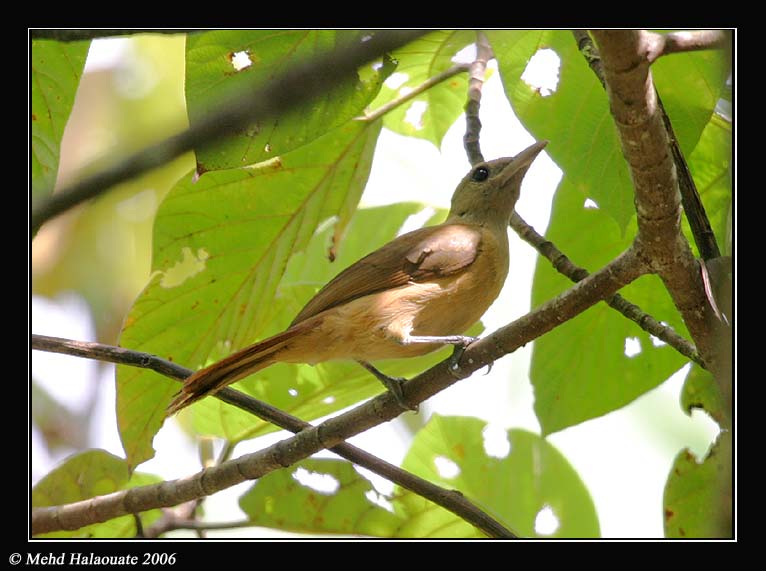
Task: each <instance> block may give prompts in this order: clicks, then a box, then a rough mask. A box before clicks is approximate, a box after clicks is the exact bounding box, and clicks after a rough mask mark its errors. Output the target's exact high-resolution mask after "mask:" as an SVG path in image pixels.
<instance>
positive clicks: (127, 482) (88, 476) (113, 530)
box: [32, 450, 162, 538]
mask: <svg viewBox="0 0 766 571" xmlns="http://www.w3.org/2000/svg"><path fill="white" fill-rule="evenodd" d="M160 481H162V479H161V478H159V477H158V476H153V475H151V474H141V473H134V474H133V475H132V476H131V475H130V474H129V473H128V464H127V462H126V461H125V460H123V459H122V458H118V457H117V456H114V455H112V454H109V453H108V452H106V451H104V450H87V451H85V452H81V453H79V454H75V455H74V456H70V457H69V458H68V459H67V460H65V461H64V463H63V464H61V465H60V466H58V467H57V468H55V469H53V470H51V471H50V472H49V473H48V474H47V475H46V476H45V477H44V478H43V479H42V480H40V481H39V482H38V483H37V484H36V485H35V486H34V487H33V488H32V507H45V506H57V505H61V504H67V503H72V502H77V501H80V500H86V499H88V498H92V497H95V496H101V495H104V494H109V493H112V492H117V491H119V490H126V489H128V488H134V487H136V486H146V485H149V484H153V483H156V482H160ZM140 517H141V522H142V523H143V525H144V526H147V525H150V524H151V523H152V522H153V521H154V520H156V519H157V518H158V517H160V510H150V511H148V512H143V513H141V514H140ZM135 534H136V524H135V520H134V519H133V516H130V515H126V516H122V517H118V518H115V519H111V520H109V521H106V522H103V523H96V524H92V525H88V526H85V527H82V528H80V529H78V530H75V531H56V532H52V533H47V534H44V535H41V536H40V537H47V538H57V537H80V538H87V537H111V538H115V537H133V536H135Z"/></svg>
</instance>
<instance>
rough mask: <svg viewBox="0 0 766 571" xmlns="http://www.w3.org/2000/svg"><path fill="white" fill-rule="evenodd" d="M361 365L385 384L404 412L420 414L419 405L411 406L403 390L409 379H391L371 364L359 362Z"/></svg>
mask: <svg viewBox="0 0 766 571" xmlns="http://www.w3.org/2000/svg"><path fill="white" fill-rule="evenodd" d="M359 364H360V365H362V367H364V368H365V369H367V370H368V371H369V372H370V373H372V374H373V376H374V377H375V378H376V379H378V380H379V381H380V382H381V383H383V386H384V387H386V389H388V392H390V393H391V395H392V396H393V397H394V398H395V399H396V402H397V403H399V406H400V407H402V408H403V409H404V410H411V411H412V412H418V410H419V408H418V405H414V406H413V405H411V404H410V403H408V402H407V401H406V400H405V398H404V391H403V390H402V386H403V385H404V383H406V382H407V379H405V378H404V377H390V376H388V375H386V374H385V373H382V372H381V371H379V370H378V369H376V368H375V367H373V366H372V365H370V364H369V363H365V362H362V361H359Z"/></svg>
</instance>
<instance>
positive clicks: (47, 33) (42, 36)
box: [29, 28, 205, 42]
mask: <svg viewBox="0 0 766 571" xmlns="http://www.w3.org/2000/svg"><path fill="white" fill-rule="evenodd" d="M204 31H205V30H199V29H196V30H194V29H189V30H182V29H169V30H155V29H151V28H136V29H132V30H125V29H122V30H113V29H112V30H108V29H97V30H73V29H71V28H69V29H50V28H45V29H35V30H29V37H30V39H33V40H56V41H59V42H78V41H81V40H97V39H99V38H113V37H115V36H134V35H138V34H188V33H192V32H204Z"/></svg>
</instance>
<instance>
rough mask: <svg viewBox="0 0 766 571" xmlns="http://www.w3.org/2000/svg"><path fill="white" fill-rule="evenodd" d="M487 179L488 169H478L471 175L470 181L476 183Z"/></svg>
mask: <svg viewBox="0 0 766 571" xmlns="http://www.w3.org/2000/svg"><path fill="white" fill-rule="evenodd" d="M488 178H489V169H488V168H487V167H479V168H477V169H476V170H475V171H473V174H472V175H471V179H472V180H474V181H476V182H482V181H485V180H487V179H488Z"/></svg>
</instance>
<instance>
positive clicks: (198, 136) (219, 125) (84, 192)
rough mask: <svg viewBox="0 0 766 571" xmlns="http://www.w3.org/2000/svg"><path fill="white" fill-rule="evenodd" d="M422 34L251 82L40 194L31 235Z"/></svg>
mask: <svg viewBox="0 0 766 571" xmlns="http://www.w3.org/2000/svg"><path fill="white" fill-rule="evenodd" d="M423 33H424V32H422V31H419V30H404V31H402V30H385V31H380V32H376V33H375V34H374V35H372V37H371V38H370V39H368V40H367V41H363V42H360V43H358V44H355V45H354V46H350V45H347V46H346V47H345V48H343V49H338V50H336V51H333V52H330V53H326V54H322V55H321V56H317V57H316V58H313V59H311V60H309V61H307V62H305V63H303V64H301V65H297V66H295V67H293V68H291V69H289V70H287V71H285V72H284V74H282V75H281V76H280V77H278V78H275V79H273V80H271V81H269V82H268V83H266V84H254V83H252V82H251V83H250V84H249V85H248V86H247V87H246V88H244V89H243V91H242V92H240V93H238V94H237V95H235V96H234V97H232V98H230V99H228V100H226V101H223V102H222V104H221V105H219V106H218V107H216V108H215V109H214V110H213V111H211V112H210V114H209V115H207V116H206V117H204V118H203V119H201V120H199V121H198V122H196V123H195V124H193V125H191V126H190V127H189V128H188V129H187V130H185V131H182V132H181V133H179V134H177V135H175V136H172V137H170V138H168V139H166V140H165V141H162V142H160V143H158V144H155V145H152V146H150V147H148V148H146V149H144V150H143V151H139V152H137V153H135V154H133V155H131V156H129V157H127V158H126V159H125V160H123V161H121V162H119V163H117V164H114V165H111V166H108V167H105V168H103V169H102V170H99V171H98V172H96V173H95V174H93V175H90V176H86V177H84V178H82V179H81V180H79V181H78V182H75V183H73V184H72V185H70V186H68V187H66V188H63V189H61V190H60V191H59V192H56V193H55V194H53V193H50V192H48V193H44V194H50V197H49V198H48V199H46V200H45V201H43V202H41V203H39V204H37V205H34V206H33V208H32V220H31V230H32V233H33V234H34V233H36V232H37V230H39V228H40V226H42V224H43V223H45V222H46V221H47V220H50V219H51V218H53V217H55V216H58V215H59V214H61V213H62V212H64V211H66V210H68V209H69V208H72V207H73V206H76V205H78V204H80V203H81V202H84V201H86V200H89V199H91V198H94V197H96V196H98V195H99V194H101V193H103V192H105V191H106V190H108V189H110V188H111V187H113V186H115V185H116V184H118V183H120V182H124V181H126V180H129V179H131V178H134V177H136V176H138V175H140V174H143V173H145V172H147V171H149V170H152V169H154V168H157V167H159V166H162V165H164V164H166V163H168V162H169V161H171V160H172V159H174V158H176V157H178V156H180V155H182V154H183V153H185V152H187V151H190V150H192V149H194V148H196V147H198V146H200V145H201V144H203V143H210V142H213V141H216V140H219V139H221V138H223V137H225V136H227V135H229V134H231V133H234V132H236V131H239V130H241V129H242V128H244V127H245V126H247V125H250V124H252V123H253V122H254V121H256V120H262V119H265V118H268V117H273V116H277V115H280V114H282V113H284V112H286V111H287V110H289V109H291V108H293V107H295V106H296V105H298V104H299V103H302V102H304V101H307V100H310V99H312V98H314V97H317V96H319V95H321V94H323V93H325V92H327V91H328V90H329V89H330V88H331V87H333V86H334V85H336V84H337V83H339V82H341V81H343V80H344V79H346V78H347V77H348V76H349V75H350V74H353V73H356V70H357V69H358V68H359V67H360V66H361V65H363V64H365V63H366V62H368V61H370V60H372V59H374V58H376V57H378V56H380V55H382V54H384V53H386V52H388V51H391V50H393V49H395V48H398V47H400V46H402V45H404V44H406V43H408V42H410V41H412V40H414V39H415V38H417V37H419V36H421V35H422V34H423Z"/></svg>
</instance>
